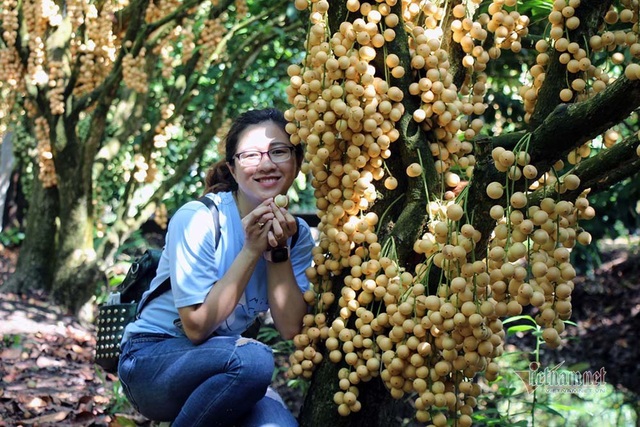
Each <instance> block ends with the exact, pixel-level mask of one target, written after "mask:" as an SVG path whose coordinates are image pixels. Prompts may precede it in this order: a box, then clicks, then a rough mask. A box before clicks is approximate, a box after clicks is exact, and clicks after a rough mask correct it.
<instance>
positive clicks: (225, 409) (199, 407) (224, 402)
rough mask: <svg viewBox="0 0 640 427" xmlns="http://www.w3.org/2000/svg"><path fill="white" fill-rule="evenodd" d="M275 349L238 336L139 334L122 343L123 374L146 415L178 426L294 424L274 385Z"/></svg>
mask: <svg viewBox="0 0 640 427" xmlns="http://www.w3.org/2000/svg"><path fill="white" fill-rule="evenodd" d="M273 370H274V360H273V353H272V351H271V348H270V347H268V346H266V345H264V344H262V343H260V342H258V341H255V340H252V339H248V338H243V337H239V336H234V337H223V336H215V337H212V338H209V340H207V341H206V342H204V343H202V344H200V345H194V344H193V343H192V342H191V341H190V340H189V339H188V338H186V337H180V338H175V337H171V336H168V335H163V334H136V335H134V336H132V337H131V338H130V339H129V340H128V341H127V342H126V343H125V344H124V346H123V348H122V355H121V356H120V363H119V366H118V375H119V376H120V382H121V383H122V388H123V390H124V393H125V395H126V396H127V398H128V399H129V401H130V402H131V404H132V405H133V406H134V407H135V408H136V410H138V412H140V413H141V414H142V415H144V416H145V417H147V418H149V419H152V420H155V421H172V426H173V427H182V426H184V427H195V426H207V427H208V426H235V427H267V426H268V427H294V426H297V425H298V423H297V422H296V420H295V418H294V417H293V415H292V414H291V412H289V410H288V409H287V407H286V406H285V405H284V403H283V402H282V399H280V396H279V395H278V394H277V393H276V392H275V391H274V390H272V389H268V387H269V384H270V383H271V377H272V375H273Z"/></svg>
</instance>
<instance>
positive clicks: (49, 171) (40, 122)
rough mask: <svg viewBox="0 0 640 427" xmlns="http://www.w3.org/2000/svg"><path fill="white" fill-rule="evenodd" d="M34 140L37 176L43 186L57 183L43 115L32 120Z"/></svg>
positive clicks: (45, 120) (46, 186) (47, 127)
mask: <svg viewBox="0 0 640 427" xmlns="http://www.w3.org/2000/svg"><path fill="white" fill-rule="evenodd" d="M34 124H35V134H36V140H37V141H38V146H37V150H38V178H39V179H40V181H41V182H42V186H43V187H44V188H50V187H55V186H56V185H58V177H57V176H56V168H55V165H54V164H53V153H52V152H51V143H50V142H49V124H48V123H47V119H46V118H44V117H36V119H35V120H34Z"/></svg>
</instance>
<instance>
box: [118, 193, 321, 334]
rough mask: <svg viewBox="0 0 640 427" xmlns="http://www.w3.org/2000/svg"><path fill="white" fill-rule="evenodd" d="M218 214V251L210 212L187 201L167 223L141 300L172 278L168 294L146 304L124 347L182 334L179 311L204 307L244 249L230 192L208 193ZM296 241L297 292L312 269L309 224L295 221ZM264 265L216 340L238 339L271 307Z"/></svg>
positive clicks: (305, 284)
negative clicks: (145, 336)
mask: <svg viewBox="0 0 640 427" xmlns="http://www.w3.org/2000/svg"><path fill="white" fill-rule="evenodd" d="M207 197H210V198H212V199H213V200H214V201H215V203H216V205H217V206H218V211H219V221H220V240H219V241H218V245H217V247H216V240H215V234H216V228H215V227H214V223H213V216H212V215H211V211H210V210H209V208H208V207H207V206H205V205H204V203H201V202H198V201H191V202H189V203H187V204H185V205H184V206H182V207H181V208H180V209H178V211H177V212H176V213H175V215H174V216H173V217H172V218H171V220H170V221H169V228H168V231H167V236H166V242H165V247H164V250H163V251H162V256H161V258H160V262H159V264H158V271H157V274H156V277H155V278H154V279H153V281H152V282H151V286H150V290H149V291H147V293H145V295H144V296H143V300H144V299H145V298H146V296H147V295H148V294H149V293H150V292H151V290H153V289H155V288H156V287H158V286H159V285H160V284H161V283H162V282H163V281H164V280H165V279H166V278H167V277H169V276H171V291H170V292H165V293H164V294H162V295H160V296H159V297H157V298H156V299H154V300H153V301H151V302H149V303H148V304H147V305H146V306H145V307H144V310H142V312H141V313H140V318H139V319H137V320H136V321H135V322H132V323H130V324H129V325H128V326H127V328H126V329H125V333H124V336H123V338H122V343H124V342H125V341H126V340H127V339H129V337H130V336H131V334H136V333H149V332H152V333H165V334H169V335H172V336H180V335H184V333H183V332H182V331H181V330H180V329H179V327H178V326H176V325H175V324H174V322H175V321H177V320H179V315H178V308H179V307H186V306H189V305H194V304H200V303H202V302H204V300H205V298H206V297H207V294H208V293H209V291H210V290H211V288H212V286H215V283H216V282H217V281H218V280H219V279H220V278H222V277H223V276H224V274H225V272H226V271H227V270H228V269H229V267H230V266H231V264H232V263H233V261H234V260H235V258H236V256H237V255H238V253H239V252H240V250H241V249H242V246H243V245H244V231H243V228H242V222H241V218H240V213H239V212H238V208H237V206H236V203H235V201H234V199H233V196H232V194H231V193H228V192H225V193H217V194H213V193H210V194H207ZM298 230H299V231H298V233H299V234H298V240H297V242H296V244H295V246H294V247H293V248H292V249H291V253H290V257H291V264H292V267H293V272H294V274H295V277H296V280H297V282H298V287H299V288H300V291H301V292H304V291H306V290H307V289H308V288H309V281H308V279H307V277H306V274H305V270H306V269H307V267H309V266H310V265H311V260H312V254H311V249H312V248H313V246H314V241H313V237H312V235H311V230H310V229H309V225H308V224H307V223H306V222H305V221H304V220H302V219H300V218H299V221H298ZM289 245H291V241H289ZM266 277H267V261H266V260H264V259H263V258H260V260H259V261H258V263H257V265H256V268H255V270H254V272H253V275H252V276H251V279H250V280H249V283H248V284H247V287H246V289H245V292H244V294H243V295H242V297H241V299H240V302H239V303H238V305H237V306H236V308H235V310H234V311H233V313H232V314H231V315H230V316H229V317H228V318H227V320H225V321H224V322H223V323H222V324H221V325H220V326H219V327H218V329H216V333H217V334H218V335H238V334H241V333H242V332H244V331H245V330H246V329H247V328H248V327H249V326H251V324H252V323H253V322H254V321H255V319H256V317H257V316H258V314H259V313H261V312H265V311H267V309H268V308H269V304H268V296H267V281H266Z"/></svg>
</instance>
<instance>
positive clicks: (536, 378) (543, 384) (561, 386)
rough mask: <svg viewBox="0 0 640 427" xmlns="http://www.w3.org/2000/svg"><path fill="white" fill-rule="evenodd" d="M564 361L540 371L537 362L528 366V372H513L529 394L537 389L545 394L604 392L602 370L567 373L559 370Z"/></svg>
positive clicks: (603, 372) (604, 372)
mask: <svg viewBox="0 0 640 427" xmlns="http://www.w3.org/2000/svg"><path fill="white" fill-rule="evenodd" d="M562 365H564V361H562V362H561V363H559V364H558V365H556V366H554V367H551V368H550V367H547V368H544V369H541V366H540V364H539V363H537V362H531V364H529V370H528V371H515V373H516V374H517V375H518V377H519V378H520V379H521V380H522V382H523V383H524V386H525V388H526V389H527V391H528V392H529V393H533V392H534V391H535V390H536V389H537V388H538V387H540V388H541V389H542V390H543V391H545V392H547V393H575V394H578V393H586V392H604V391H605V387H604V385H605V375H606V374H607V372H606V371H605V370H604V368H600V369H599V370H597V371H594V372H592V371H584V372H580V371H568V370H565V369H560V368H561V367H562Z"/></svg>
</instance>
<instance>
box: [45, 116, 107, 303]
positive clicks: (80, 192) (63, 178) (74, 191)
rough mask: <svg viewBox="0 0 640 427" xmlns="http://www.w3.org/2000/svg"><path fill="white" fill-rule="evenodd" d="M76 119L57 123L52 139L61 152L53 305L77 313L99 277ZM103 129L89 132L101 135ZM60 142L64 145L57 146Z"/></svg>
mask: <svg viewBox="0 0 640 427" xmlns="http://www.w3.org/2000/svg"><path fill="white" fill-rule="evenodd" d="M76 123H77V118H76V117H73V116H72V117H70V118H67V119H66V120H65V122H64V123H63V121H62V120H60V121H59V122H58V126H57V129H56V132H55V133H52V139H53V138H55V139H56V140H57V144H59V145H61V146H62V147H63V148H62V150H60V152H59V153H58V154H57V156H56V171H57V175H58V192H59V197H60V214H59V218H60V231H59V233H58V242H57V245H56V248H57V252H56V255H57V256H56V262H55V273H54V281H53V289H52V297H53V299H54V301H55V302H56V303H59V304H62V305H63V306H65V307H67V308H69V309H70V310H71V311H72V312H73V313H78V311H79V310H80V308H81V307H82V305H83V304H84V303H86V302H87V301H88V300H89V299H90V298H91V296H92V295H94V294H95V290H96V285H97V284H98V283H99V281H100V277H101V273H100V269H99V267H98V263H97V258H96V254H95V250H94V248H93V221H92V219H91V212H92V208H91V206H90V203H91V179H90V173H86V170H85V167H86V161H87V159H86V158H85V156H84V149H83V145H82V144H80V143H79V141H78V140H77V136H76V134H75V127H76ZM102 129H103V127H98V128H96V129H94V130H92V132H96V135H100V136H101V135H102ZM60 141H64V143H63V144H60Z"/></svg>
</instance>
